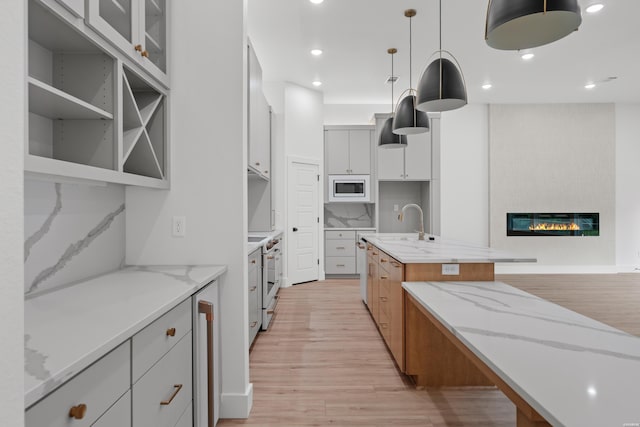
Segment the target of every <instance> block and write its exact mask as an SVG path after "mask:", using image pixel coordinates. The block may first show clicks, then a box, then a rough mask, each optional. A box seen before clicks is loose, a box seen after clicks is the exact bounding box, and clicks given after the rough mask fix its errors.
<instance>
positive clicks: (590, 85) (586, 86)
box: [584, 83, 596, 89]
mask: <svg viewBox="0 0 640 427" xmlns="http://www.w3.org/2000/svg"><path fill="white" fill-rule="evenodd" d="M594 87H596V84H595V83H587V84H586V85H584V88H585V89H593V88H594Z"/></svg>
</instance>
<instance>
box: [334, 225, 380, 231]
mask: <svg viewBox="0 0 640 427" xmlns="http://www.w3.org/2000/svg"><path fill="white" fill-rule="evenodd" d="M324 230H325V231H331V230H335V231H349V230H354V231H356V230H362V231H375V230H376V228H375V227H331V226H328V225H325V226H324Z"/></svg>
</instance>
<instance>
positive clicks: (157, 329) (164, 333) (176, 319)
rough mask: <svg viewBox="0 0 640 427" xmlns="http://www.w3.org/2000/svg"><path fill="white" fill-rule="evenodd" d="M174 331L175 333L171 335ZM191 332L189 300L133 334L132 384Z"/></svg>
mask: <svg viewBox="0 0 640 427" xmlns="http://www.w3.org/2000/svg"><path fill="white" fill-rule="evenodd" d="M174 329H175V333H174V335H173V336H171V333H172V332H173V330H174ZM190 330H191V299H187V300H185V301H183V302H181V303H180V304H179V305H178V306H177V307H175V308H174V309H172V310H171V311H169V312H168V313H166V314H165V315H163V316H162V317H160V318H159V319H158V320H156V321H155V322H153V323H152V324H150V325H149V326H147V327H146V328H144V329H143V330H142V331H140V332H138V333H137V334H135V335H134V336H133V338H132V340H131V345H132V350H133V357H132V364H133V365H132V378H131V380H132V382H133V383H135V382H136V381H138V380H139V379H140V377H141V376H142V375H144V373H145V372H147V371H148V370H149V368H151V366H153V364H154V363H156V362H157V361H158V359H160V358H161V357H162V355H163V354H165V353H166V352H167V351H169V350H170V349H171V348H172V347H173V346H174V345H176V343H177V342H178V341H180V338H182V337H183V336H185V334H186V333H187V332H189V331H190Z"/></svg>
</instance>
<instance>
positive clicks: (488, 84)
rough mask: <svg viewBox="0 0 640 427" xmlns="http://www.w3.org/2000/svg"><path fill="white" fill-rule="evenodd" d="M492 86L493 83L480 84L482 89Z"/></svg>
mask: <svg viewBox="0 0 640 427" xmlns="http://www.w3.org/2000/svg"><path fill="white" fill-rule="evenodd" d="M492 86H493V85H492V84H491V83H485V84H483V85H482V89H484V90H489V89H491V88H492Z"/></svg>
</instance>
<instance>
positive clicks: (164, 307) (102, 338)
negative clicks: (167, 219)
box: [24, 266, 227, 408]
mask: <svg viewBox="0 0 640 427" xmlns="http://www.w3.org/2000/svg"><path fill="white" fill-rule="evenodd" d="M226 270H227V268H226V267H225V266H135V267H127V268H124V269H122V270H118V271H115V272H112V273H108V274H105V275H102V276H99V277H96V278H93V279H90V280H86V281H83V282H79V283H76V284H73V285H69V286H66V287H62V288H59V289H57V290H51V291H47V292H42V293H40V295H36V296H33V297H28V298H26V299H25V303H24V329H25V331H24V334H25V335H24V352H25V356H24V357H25V365H24V400H25V402H24V403H25V408H27V407H29V406H31V405H32V404H34V403H35V402H37V401H38V400H39V399H40V398H42V397H44V396H45V395H47V394H48V393H49V392H51V391H53V390H54V389H56V388H58V386H60V385H62V384H63V383H65V382H66V381H67V380H69V379H71V378H72V377H73V376H74V375H75V374H77V373H79V372H80V371H81V370H83V369H84V368H86V367H87V366H89V365H90V364H92V363H93V362H95V361H96V360H98V359H99V358H100V357H102V356H104V355H105V354H107V353H108V352H109V351H111V350H113V349H114V348H116V347H117V346H118V345H120V344H121V343H123V342H124V341H125V340H127V339H128V338H129V337H131V336H133V335H135V334H136V333H137V332H139V331H140V330H142V329H143V328H144V327H145V326H147V325H149V324H150V323H151V322H153V321H154V320H155V319H157V318H159V317H160V316H161V315H163V314H164V313H166V312H167V311H168V310H170V309H171V308H173V307H174V306H176V305H177V304H178V303H180V302H181V301H184V300H185V299H186V298H189V297H190V296H191V295H193V294H194V293H196V292H197V291H198V290H200V289H201V288H203V287H204V286H206V285H208V284H209V283H211V281H213V280H215V279H216V278H218V277H220V276H221V275H222V274H224V272H225V271H226Z"/></svg>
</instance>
